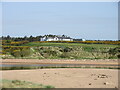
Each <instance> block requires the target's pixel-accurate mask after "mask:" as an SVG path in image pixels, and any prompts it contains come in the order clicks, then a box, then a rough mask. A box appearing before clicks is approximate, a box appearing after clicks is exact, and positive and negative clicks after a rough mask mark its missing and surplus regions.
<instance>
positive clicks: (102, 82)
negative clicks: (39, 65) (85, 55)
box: [0, 68, 118, 88]
mask: <svg viewBox="0 0 120 90" xmlns="http://www.w3.org/2000/svg"><path fill="white" fill-rule="evenodd" d="M0 72H2V75H3V79H8V80H16V79H17V80H25V81H31V82H34V83H40V84H44V85H52V86H55V88H115V87H118V70H114V69H79V68H72V69H70V68H69V69H68V68H66V69H60V68H59V69H36V70H8V71H0Z"/></svg>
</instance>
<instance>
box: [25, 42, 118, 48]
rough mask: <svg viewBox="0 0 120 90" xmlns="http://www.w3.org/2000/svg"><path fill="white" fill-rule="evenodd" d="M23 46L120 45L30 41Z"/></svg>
mask: <svg viewBox="0 0 120 90" xmlns="http://www.w3.org/2000/svg"><path fill="white" fill-rule="evenodd" d="M23 46H60V47H66V46H89V47H112V48H114V47H117V46H118V45H107V44H82V43H50V42H48V43H40V42H30V43H27V44H23Z"/></svg>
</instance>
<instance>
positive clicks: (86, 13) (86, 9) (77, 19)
mask: <svg viewBox="0 0 120 90" xmlns="http://www.w3.org/2000/svg"><path fill="white" fill-rule="evenodd" d="M2 34H3V35H4V36H6V35H10V36H16V37H18V36H25V35H26V36H30V35H33V36H39V35H45V34H55V35H62V34H65V35H68V36H70V37H72V38H85V39H107V40H108V39H109V40H111V39H113V40H114V39H118V4H117V2H35V3H33V2H31V3H28V2H21V3H20V2H17V3H15V2H5V3H3V33H2Z"/></svg>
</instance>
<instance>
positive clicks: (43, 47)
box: [2, 42, 118, 59]
mask: <svg viewBox="0 0 120 90" xmlns="http://www.w3.org/2000/svg"><path fill="white" fill-rule="evenodd" d="M24 46H29V47H30V51H31V52H32V53H31V52H24V54H26V55H27V54H28V55H29V56H25V57H18V56H19V53H18V54H16V53H17V52H15V55H17V56H16V57H15V56H13V55H12V54H11V55H10V56H8V55H7V54H6V55H5V56H2V58H4V59H7V58H8V59H9V58H22V59H117V54H116V55H112V54H110V53H109V50H110V49H113V48H115V47H118V45H107V44H82V43H53V42H47V43H44V42H42V43H41V42H29V43H26V44H23V47H24ZM6 52H7V51H6ZM7 53H8V52H7ZM10 53H11V52H9V54H10ZM29 53H31V54H29Z"/></svg>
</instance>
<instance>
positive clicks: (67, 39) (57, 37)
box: [40, 36, 73, 41]
mask: <svg viewBox="0 0 120 90" xmlns="http://www.w3.org/2000/svg"><path fill="white" fill-rule="evenodd" d="M40 41H73V39H72V38H70V37H63V36H61V37H60V36H55V37H49V36H44V37H43V38H41V39H40Z"/></svg>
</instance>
